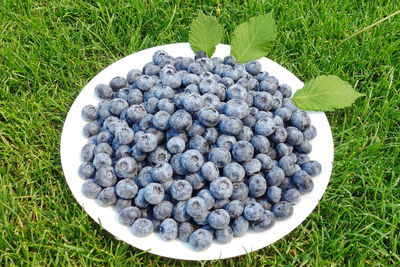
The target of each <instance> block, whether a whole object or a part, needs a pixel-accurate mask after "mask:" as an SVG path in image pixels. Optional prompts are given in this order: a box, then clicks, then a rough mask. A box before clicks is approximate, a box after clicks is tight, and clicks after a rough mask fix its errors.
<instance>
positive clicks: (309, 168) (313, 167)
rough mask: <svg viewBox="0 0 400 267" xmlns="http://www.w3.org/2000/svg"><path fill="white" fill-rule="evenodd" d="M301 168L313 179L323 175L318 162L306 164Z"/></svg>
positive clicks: (312, 161)
mask: <svg viewBox="0 0 400 267" xmlns="http://www.w3.org/2000/svg"><path fill="white" fill-rule="evenodd" d="M301 168H302V169H303V170H304V171H306V172H307V173H308V174H309V175H310V176H311V177H314V176H317V175H318V174H320V173H321V170H322V166H321V163H319V162H318V161H314V160H311V161H308V162H306V163H304V164H303V165H302V166H301Z"/></svg>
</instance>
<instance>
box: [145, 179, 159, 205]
mask: <svg viewBox="0 0 400 267" xmlns="http://www.w3.org/2000/svg"><path fill="white" fill-rule="evenodd" d="M143 194H144V198H145V199H146V201H147V202H148V203H150V204H152V205H155V204H158V203H160V202H161V201H162V200H163V199H164V187H163V186H162V185H161V184H159V183H149V184H148V185H146V187H145V188H144V192H143Z"/></svg>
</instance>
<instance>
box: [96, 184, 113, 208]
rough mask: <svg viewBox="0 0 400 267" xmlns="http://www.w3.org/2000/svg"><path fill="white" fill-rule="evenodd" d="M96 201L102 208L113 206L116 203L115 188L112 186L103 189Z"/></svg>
mask: <svg viewBox="0 0 400 267" xmlns="http://www.w3.org/2000/svg"><path fill="white" fill-rule="evenodd" d="M97 200H98V201H97V202H98V203H99V204H100V205H101V206H103V207H108V206H111V205H114V204H115V203H117V195H116V194H115V188H114V187H113V186H112V187H106V188H104V189H103V190H101V192H100V193H99V195H98V196H97Z"/></svg>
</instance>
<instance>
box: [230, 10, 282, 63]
mask: <svg viewBox="0 0 400 267" xmlns="http://www.w3.org/2000/svg"><path fill="white" fill-rule="evenodd" d="M275 37H276V25H275V22H274V19H273V18H272V12H270V13H268V14H266V15H260V16H257V17H253V18H251V19H250V20H249V21H247V22H244V23H242V24H240V25H239V26H237V27H236V29H235V32H234V33H233V38H232V42H231V55H232V56H234V57H235V58H236V61H238V62H239V63H244V62H248V61H251V60H255V59H258V58H260V57H263V56H265V55H266V54H267V52H268V51H269V50H270V49H271V48H272V46H273V42H274V40H275Z"/></svg>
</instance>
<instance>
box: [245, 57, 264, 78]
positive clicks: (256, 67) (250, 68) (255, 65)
mask: <svg viewBox="0 0 400 267" xmlns="http://www.w3.org/2000/svg"><path fill="white" fill-rule="evenodd" d="M246 71H247V72H248V73H250V74H251V75H253V76H256V75H257V74H258V73H259V72H260V71H261V64H260V62H258V61H250V62H249V63H247V64H246Z"/></svg>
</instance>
